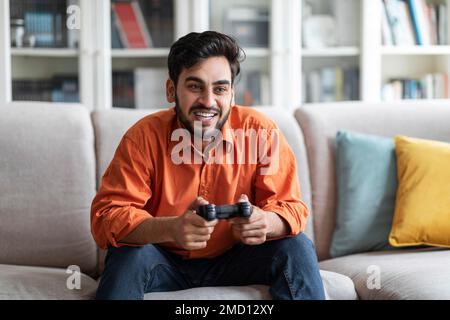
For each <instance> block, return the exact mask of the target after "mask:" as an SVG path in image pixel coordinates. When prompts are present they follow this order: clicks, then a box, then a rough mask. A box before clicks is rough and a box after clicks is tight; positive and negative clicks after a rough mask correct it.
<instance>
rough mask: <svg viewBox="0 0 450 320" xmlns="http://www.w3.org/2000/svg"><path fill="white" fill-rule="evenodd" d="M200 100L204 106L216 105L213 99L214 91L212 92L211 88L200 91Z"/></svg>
mask: <svg viewBox="0 0 450 320" xmlns="http://www.w3.org/2000/svg"><path fill="white" fill-rule="evenodd" d="M199 100H200V102H201V103H202V104H203V105H204V106H205V107H208V108H210V107H215V106H216V102H215V99H214V93H213V92H212V90H204V91H203V92H202V94H201V95H200V99H199Z"/></svg>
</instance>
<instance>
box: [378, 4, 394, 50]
mask: <svg viewBox="0 0 450 320" xmlns="http://www.w3.org/2000/svg"><path fill="white" fill-rule="evenodd" d="M381 32H382V41H383V44H384V45H386V46H393V45H394V44H395V43H394V36H393V34H392V29H391V27H390V25H389V20H388V13H387V9H386V5H385V4H384V3H383V12H382V13H381Z"/></svg>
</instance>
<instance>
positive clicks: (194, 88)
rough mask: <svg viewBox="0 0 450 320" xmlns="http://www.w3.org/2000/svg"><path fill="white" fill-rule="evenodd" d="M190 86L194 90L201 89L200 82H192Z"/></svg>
mask: <svg viewBox="0 0 450 320" xmlns="http://www.w3.org/2000/svg"><path fill="white" fill-rule="evenodd" d="M188 88H189V89H192V90H199V89H200V86H199V85H198V84H190V85H188Z"/></svg>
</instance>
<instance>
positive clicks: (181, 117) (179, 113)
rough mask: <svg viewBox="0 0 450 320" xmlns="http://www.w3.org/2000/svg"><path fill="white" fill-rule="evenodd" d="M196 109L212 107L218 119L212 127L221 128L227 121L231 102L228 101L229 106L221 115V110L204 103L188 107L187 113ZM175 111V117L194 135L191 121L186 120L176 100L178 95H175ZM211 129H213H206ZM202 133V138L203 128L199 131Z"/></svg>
mask: <svg viewBox="0 0 450 320" xmlns="http://www.w3.org/2000/svg"><path fill="white" fill-rule="evenodd" d="M196 109H199V110H201V109H203V110H204V109H213V110H214V111H215V112H217V113H218V115H217V116H218V117H219V120H218V121H217V123H216V125H215V127H214V129H216V130H219V131H220V130H221V129H222V127H223V126H224V125H225V122H227V120H228V117H229V116H230V112H231V103H230V108H229V109H228V111H227V113H226V114H225V115H224V116H223V117H222V110H221V109H220V108H210V107H205V106H204V105H194V106H192V107H190V108H189V111H188V112H189V113H191V112H193V111H195V110H196ZM175 111H176V112H177V117H178V119H179V120H180V122H181V124H182V125H183V126H184V128H185V129H187V130H188V131H189V132H190V133H191V134H192V135H195V134H196V133H197V131H196V130H194V127H193V126H192V124H191V122H190V121H189V120H188V118H187V117H186V115H185V114H184V113H183V111H182V110H181V108H180V102H179V100H178V96H176V95H175ZM208 130H211V131H213V129H212V128H211V129H208ZM200 133H201V134H202V138H204V137H203V135H204V134H205V133H204V132H203V130H201V132H200Z"/></svg>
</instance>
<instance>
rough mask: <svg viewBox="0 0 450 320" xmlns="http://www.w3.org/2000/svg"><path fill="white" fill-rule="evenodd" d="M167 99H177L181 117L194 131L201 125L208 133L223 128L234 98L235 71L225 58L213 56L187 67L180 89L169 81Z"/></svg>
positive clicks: (178, 85)
mask: <svg viewBox="0 0 450 320" xmlns="http://www.w3.org/2000/svg"><path fill="white" fill-rule="evenodd" d="M166 87H167V99H168V101H169V102H175V106H176V110H177V115H178V119H179V120H180V122H181V123H182V124H183V126H184V127H185V128H186V129H188V130H189V131H190V132H191V133H194V122H195V125H201V127H202V134H203V135H204V136H206V135H208V134H210V133H211V131H212V130H213V129H218V130H220V129H221V128H222V127H223V125H224V124H225V122H226V121H227V119H228V115H229V112H230V108H231V105H232V101H233V95H234V89H233V87H232V85H231V70H230V65H229V63H228V60H227V59H226V58H225V57H211V58H208V59H206V60H204V61H201V62H199V63H197V64H196V65H194V66H192V67H191V68H189V69H186V68H185V69H183V71H182V72H181V74H180V76H179V78H178V84H177V86H176V88H175V87H174V84H173V82H172V81H171V80H168V81H167V86H166Z"/></svg>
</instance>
